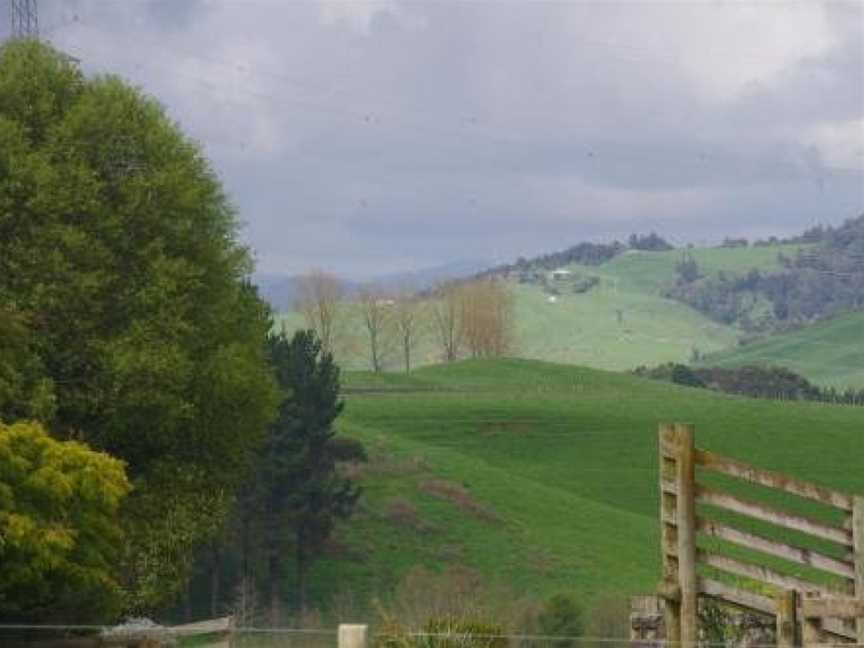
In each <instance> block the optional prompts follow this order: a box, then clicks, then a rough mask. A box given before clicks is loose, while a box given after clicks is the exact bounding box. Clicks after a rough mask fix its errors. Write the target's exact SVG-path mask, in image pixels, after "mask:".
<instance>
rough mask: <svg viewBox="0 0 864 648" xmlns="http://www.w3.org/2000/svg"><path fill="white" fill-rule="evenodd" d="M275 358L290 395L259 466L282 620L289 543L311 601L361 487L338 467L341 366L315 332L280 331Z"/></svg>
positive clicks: (272, 589) (271, 573) (302, 593)
mask: <svg viewBox="0 0 864 648" xmlns="http://www.w3.org/2000/svg"><path fill="white" fill-rule="evenodd" d="M268 347H269V352H270V359H271V362H272V364H273V367H274V370H275V373H276V379H277V381H278V383H279V385H280V387H281V388H282V390H283V393H284V400H283V401H282V404H281V406H280V408H279V415H278V418H277V420H276V422H275V423H274V424H273V425H272V426H271V428H270V432H269V435H268V438H267V441H266V443H265V446H264V449H263V456H262V461H261V466H260V470H259V472H258V476H257V478H258V482H259V489H261V496H262V501H263V504H264V510H265V515H266V522H267V524H266V529H267V530H266V535H267V556H268V590H269V591H268V595H269V601H270V607H271V620H272V621H273V622H274V623H276V622H278V620H279V606H280V604H281V601H282V592H281V589H280V581H281V578H282V571H283V565H282V564H281V562H280V561H281V555H282V548H283V545H284V541H285V540H286V539H287V536H289V535H292V536H293V541H294V556H295V569H296V578H297V582H296V585H297V587H296V593H297V596H296V599H295V602H296V605H297V607H298V608H300V609H303V608H304V607H305V606H306V601H307V580H308V573H309V568H310V566H311V565H312V563H313V562H314V560H315V559H316V558H317V557H318V556H319V555H320V552H321V549H322V547H323V545H324V542H325V541H326V540H327V538H328V537H329V536H330V534H331V532H332V531H333V526H334V523H335V521H336V520H337V519H339V518H343V519H344V518H347V517H349V516H350V515H351V513H352V512H353V510H354V505H355V504H356V502H357V499H358V497H359V495H360V490H359V488H358V487H357V486H356V485H355V484H354V483H353V482H351V481H350V480H349V479H346V478H344V477H342V476H340V475H339V474H338V472H337V470H336V461H337V459H338V456H339V452H338V447H339V446H338V444H337V443H336V442H335V435H336V431H335V429H334V428H333V422H334V421H335V420H336V418H337V417H338V416H339V414H340V413H341V412H342V408H343V402H342V401H341V399H340V397H339V389H340V384H339V367H338V366H337V365H336V364H335V363H334V362H333V356H332V355H331V354H330V353H328V352H324V351H323V350H322V347H321V341H320V340H319V339H318V338H317V336H316V335H315V333H314V332H313V331H298V332H297V333H296V334H295V335H294V337H293V338H291V339H290V340H289V339H288V338H287V337H286V336H285V335H284V334H281V335H278V336H273V337H271V338H270V339H269V342H268Z"/></svg>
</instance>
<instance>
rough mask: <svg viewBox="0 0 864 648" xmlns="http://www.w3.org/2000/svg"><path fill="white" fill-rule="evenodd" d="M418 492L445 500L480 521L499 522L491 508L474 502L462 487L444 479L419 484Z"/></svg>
mask: <svg viewBox="0 0 864 648" xmlns="http://www.w3.org/2000/svg"><path fill="white" fill-rule="evenodd" d="M420 490H421V491H422V492H424V493H428V494H429V495H434V496H435V497H440V498H442V499H446V500H447V501H449V502H452V503H453V504H455V505H456V506H457V507H458V508H459V509H461V510H462V511H465V512H466V513H470V514H471V515H473V516H474V517H476V518H478V519H480V520H485V521H487V522H499V521H500V520H501V518H500V517H499V516H498V514H497V513H496V512H495V511H494V510H492V508H490V507H488V506H484V505H483V504H481V503H480V502H478V501H477V500H475V499H474V497H473V496H472V495H471V493H469V492H468V490H467V489H466V488H465V487H464V486H462V485H461V484H457V483H456V482H452V481H447V480H444V479H430V480H428V481H424V482H423V483H421V484H420Z"/></svg>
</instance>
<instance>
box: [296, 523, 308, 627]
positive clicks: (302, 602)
mask: <svg viewBox="0 0 864 648" xmlns="http://www.w3.org/2000/svg"><path fill="white" fill-rule="evenodd" d="M308 567H309V566H308V564H307V562H306V535H305V534H304V533H303V524H302V522H301V524H300V526H299V527H298V529H297V608H298V609H299V610H300V612H301V613H303V612H305V611H306V576H307V574H306V572H307V570H308Z"/></svg>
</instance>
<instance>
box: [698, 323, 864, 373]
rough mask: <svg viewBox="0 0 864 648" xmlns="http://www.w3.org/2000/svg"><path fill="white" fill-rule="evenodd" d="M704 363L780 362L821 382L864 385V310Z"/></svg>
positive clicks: (730, 351) (730, 364) (762, 363)
mask: <svg viewBox="0 0 864 648" xmlns="http://www.w3.org/2000/svg"><path fill="white" fill-rule="evenodd" d="M703 364H706V365H715V366H721V367H737V366H741V365H748V364H749V365H780V366H783V367H788V368H789V369H792V370H793V371H795V372H797V373H800V374H802V375H804V376H806V377H807V378H809V379H810V380H812V381H813V382H816V383H819V384H822V385H834V386H837V387H857V388H864V313H851V314H849V315H843V316H841V317H837V318H835V319H832V320H829V321H827V322H822V323H820V324H816V325H814V326H808V327H807V328H804V329H801V330H800V331H794V332H792V333H784V334H781V335H774V336H772V337H769V338H767V339H765V340H760V341H758V342H753V343H752V344H748V345H747V346H743V347H738V348H735V349H731V350H728V351H723V352H720V353H717V354H713V355H711V356H709V357H708V358H706V359H705V361H704V363H703Z"/></svg>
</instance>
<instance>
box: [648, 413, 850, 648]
mask: <svg viewBox="0 0 864 648" xmlns="http://www.w3.org/2000/svg"><path fill="white" fill-rule="evenodd" d="M694 436H695V431H694V429H693V426H691V425H683V424H674V425H672V424H664V425H661V426H660V430H659V443H658V453H659V487H660V527H661V557H662V562H663V580H662V581H661V583H660V585H659V586H658V589H657V593H658V595H659V596H660V597H662V598H663V599H664V600H665V605H664V608H665V610H664V625H665V627H666V633H667V640H669V641H670V642H671V643H678V642H680V643H682V644H685V645H687V646H693V645H695V637H696V636H697V633H698V629H697V614H696V611H695V606H694V605H693V603H692V599H693V597H694V596H704V597H708V598H711V599H714V600H717V601H720V602H722V603H726V604H729V605H732V606H735V607H738V608H743V609H745V610H750V611H752V612H756V613H759V614H763V615H771V616H774V617H775V618H776V624H777V638H778V645H781V646H784V648H791V647H792V646H794V645H797V644H798V643H800V638H803V639H804V641H805V643H807V644H818V643H821V642H822V641H823V640H825V639H829V640H832V641H847V642H848V641H849V640H852V641H854V642H856V643H857V644H859V645H864V499H862V498H860V497H857V496H854V495H850V494H847V493H843V492H840V491H837V490H833V489H830V488H826V487H824V486H821V485H818V484H814V483H811V482H808V481H804V480H802V479H797V478H794V477H790V476H788V475H784V474H782V473H779V472H775V471H771V470H765V469H761V468H757V467H755V466H750V465H748V464H745V463H743V462H741V461H738V460H736V459H730V458H728V457H722V456H720V455H718V454H715V453H713V452H710V451H708V450H704V449H701V448H697V447H695V442H694ZM696 468H698V469H699V470H700V471H706V472H713V473H717V474H721V475H725V476H727V477H732V478H733V479H736V480H738V481H740V482H743V483H745V484H751V485H756V486H761V487H765V488H768V489H772V490H775V491H779V492H782V493H787V494H791V495H794V496H796V497H799V498H802V499H803V500H806V501H809V502H813V503H816V504H819V505H823V506H827V507H830V508H833V509H835V510H838V511H840V512H841V514H842V517H843V523H842V524H840V525H834V524H829V523H827V522H824V521H822V520H818V519H814V518H811V517H808V516H805V515H801V514H800V513H798V512H795V513H793V512H790V511H785V510H782V509H781V508H779V507H776V506H773V505H768V504H764V503H762V502H757V501H753V500H750V499H747V498H746V497H741V496H739V495H737V494H732V493H729V492H725V491H723V490H720V489H718V488H714V487H711V486H707V485H705V484H702V483H698V482H697V481H696ZM700 474H701V472H700ZM697 506H698V507H699V509H698V515H697V514H696V507H697ZM716 510H720V511H726V512H731V513H734V514H735V515H737V516H743V517H745V518H749V519H751V520H758V521H760V522H764V523H767V524H769V525H771V526H772V527H774V528H777V530H778V534H777V536H775V537H767V536H765V535H762V534H758V533H754V532H751V531H746V530H744V529H740V528H737V527H736V526H735V523H734V522H729V521H728V520H726V519H724V520H722V521H721V520H718V519H714V518H713V517H712V515H713V514H712V511H716ZM789 531H793V532H796V533H799V534H804V535H806V536H810V537H812V538H816V539H819V540H821V541H823V542H828V543H832V544H833V545H834V546H835V547H836V548H837V550H836V553H837V554H838V555H839V556H841V557H835V556H832V555H830V553H833V552H824V551H817V550H814V549H809V548H804V547H800V546H796V545H795V544H791V543H789V542H787V541H786V537H788V532H789ZM784 534H785V535H784ZM697 538H709V539H713V540H719V541H721V544H719V545H717V546H715V544H716V543H714V544H712V545H711V549H710V550H709V549H707V548H704V547H702V546H701V545H700V546H699V547H698V548H697V547H696V540H697ZM723 543H728V544H729V545H733V546H734V547H739V548H743V549H746V550H750V551H751V552H753V553H754V555H756V556H758V555H760V554H761V555H765V556H771V557H774V558H780V559H782V561H787V562H789V563H794V564H797V565H803V566H805V567H807V568H810V569H812V570H815V572H822V573H824V574H825V575H826V579H825V581H824V582H819V581H820V580H821V579H819V578H816V577H815V576H814V577H813V578H814V580H811V576H810V575H809V574H808V576H807V578H802V577H801V575H800V574H797V573H784V571H783V569H784V568H783V567H782V564H783V563H782V562H778V563H772V564H771V566H770V567H769V566H767V565H764V564H760V563H759V560H758V558H753V557H749V558H746V559H744V558H741V557H739V556H737V555H735V556H731V555H726V553H724V550H728V548H727V547H724V544H723ZM706 570H707V573H703V572H706ZM709 575H710V577H709ZM838 577H839V578H838ZM729 581H731V583H730V582H729ZM732 583H734V584H732ZM832 583H835V584H832ZM754 585H755V586H757V588H756V589H758V591H754V589H753V587H754ZM805 595H806V597H807V598H803V597H804V596H805ZM688 602H689V604H688ZM817 617H818V618H817ZM850 619H854V626H853V625H852V624H850ZM799 629H800V632H799Z"/></svg>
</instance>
